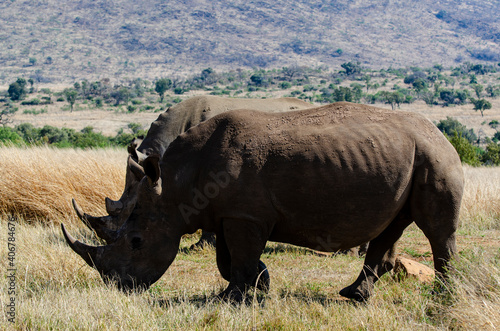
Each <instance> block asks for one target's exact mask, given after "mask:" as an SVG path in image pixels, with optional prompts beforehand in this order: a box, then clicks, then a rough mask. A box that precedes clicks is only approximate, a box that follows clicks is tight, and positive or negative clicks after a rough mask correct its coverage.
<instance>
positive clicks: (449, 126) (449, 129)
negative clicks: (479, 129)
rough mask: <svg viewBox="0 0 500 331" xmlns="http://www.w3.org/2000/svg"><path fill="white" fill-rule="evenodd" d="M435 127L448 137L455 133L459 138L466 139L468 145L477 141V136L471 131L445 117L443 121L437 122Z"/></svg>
mask: <svg viewBox="0 0 500 331" xmlns="http://www.w3.org/2000/svg"><path fill="white" fill-rule="evenodd" d="M436 126H437V127H438V129H439V130H440V131H441V132H443V133H445V134H446V135H448V136H453V135H454V134H455V133H456V134H458V135H459V136H460V137H464V138H466V139H467V140H468V141H469V142H470V143H474V142H476V141H477V136H476V134H475V133H474V130H473V129H467V127H466V126H465V125H463V124H462V123H460V122H459V121H457V120H456V119H454V118H452V117H449V116H448V117H446V119H445V120H441V121H439V123H437V124H436Z"/></svg>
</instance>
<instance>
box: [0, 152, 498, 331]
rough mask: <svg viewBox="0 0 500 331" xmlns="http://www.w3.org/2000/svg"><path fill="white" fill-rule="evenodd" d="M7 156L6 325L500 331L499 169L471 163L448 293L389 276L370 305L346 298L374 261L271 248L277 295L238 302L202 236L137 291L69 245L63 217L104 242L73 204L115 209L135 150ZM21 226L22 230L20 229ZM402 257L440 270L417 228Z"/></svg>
mask: <svg viewBox="0 0 500 331" xmlns="http://www.w3.org/2000/svg"><path fill="white" fill-rule="evenodd" d="M0 154H1V155H2V158H1V160H0V172H1V173H2V174H3V176H2V177H1V179H0V187H1V190H0V215H1V216H0V224H1V228H0V241H1V242H2V245H0V247H1V248H0V252H1V254H0V256H2V259H1V260H0V270H2V273H5V270H7V268H8V267H7V266H8V263H10V261H9V260H8V259H7V256H8V255H7V252H8V249H7V244H6V243H7V240H8V238H9V237H14V238H15V244H16V251H15V259H14V260H13V261H14V263H15V268H16V278H15V289H16V295H15V298H16V301H15V302H16V315H15V318H14V323H13V324H12V323H11V322H9V321H8V316H7V315H5V314H2V317H1V318H0V328H2V329H18V330H25V329H29V330H47V329H86V330H88V329H92V330H116V329H137V330H160V329H239V330H243V329H244V330H248V329H255V330H275V329H286V330H303V329H318V330H319V329H328V330H345V329H384V330H385V329H388V330H410V329H413V330H414V329H438V330H441V329H474V330H477V329H483V330H494V329H495V328H496V327H498V325H499V324H500V300H499V298H500V278H499V275H500V262H499V261H500V244H499V242H498V236H499V235H500V223H499V222H498V219H499V217H500V191H499V190H500V169H499V168H496V167H469V166H465V167H464V172H465V176H466V189H465V195H464V201H463V204H462V210H461V224H460V228H459V230H458V247H459V251H460V254H459V259H457V260H456V261H454V263H453V264H454V270H452V271H451V273H450V277H451V278H450V281H449V283H448V284H446V285H444V286H442V287H441V290H440V291H438V292H437V293H436V292H435V291H434V286H433V285H431V284H426V283H420V282H418V281H416V280H414V279H411V278H406V279H403V280H396V278H394V277H393V276H392V275H390V274H388V275H385V276H384V277H382V279H381V280H380V281H379V282H378V283H377V285H376V290H375V293H374V296H373V297H372V298H371V299H370V301H369V302H367V303H354V302H351V301H348V300H344V299H342V298H341V297H340V296H339V295H338V294H337V292H338V290H340V289H341V288H342V287H343V286H345V285H347V284H349V283H350V282H352V281H353V280H354V279H355V278H356V277H357V275H358V273H359V270H360V269H361V265H362V259H360V258H356V257H352V256H345V255H337V256H323V255H318V254H316V253H314V252H312V251H309V250H306V249H302V248H298V247H294V246H289V245H282V244H278V243H269V244H268V246H267V247H266V249H265V251H264V254H263V257H262V258H263V261H264V262H265V263H266V265H267V266H268V268H269V270H270V274H271V277H272V278H271V290H270V292H269V294H267V295H264V294H263V293H259V292H255V293H251V294H249V296H248V298H247V304H243V305H241V306H233V305H230V304H227V303H221V302H218V301H217V300H216V299H215V294H216V293H218V291H220V290H221V289H222V288H223V287H225V285H226V282H225V281H224V280H223V279H222V278H221V276H220V275H219V273H218V270H217V267H216V263H215V254H214V250H213V248H210V247H206V248H204V249H202V250H199V251H194V252H190V251H188V249H187V248H188V247H189V246H190V245H191V244H192V243H193V242H194V241H195V240H196V236H192V235H188V236H186V237H185V238H184V240H183V241H182V244H181V249H180V251H179V254H178V256H177V259H176V261H175V262H174V264H173V265H172V266H171V267H170V268H169V270H168V271H167V272H166V273H165V275H164V276H163V277H162V278H161V279H160V280H159V281H158V282H157V283H155V284H154V285H153V286H152V287H151V288H150V289H149V290H148V291H146V292H143V293H131V294H125V293H122V292H120V291H118V290H117V289H115V288H114V287H109V286H107V285H104V283H103V282H102V280H101V279H100V276H99V275H98V273H97V272H96V271H94V270H93V269H91V268H90V267H88V266H87V265H85V263H84V262H83V261H82V260H81V258H80V257H78V256H77V255H76V254H74V253H73V252H72V251H71V249H70V248H69V247H68V246H67V244H66V243H65V240H64V238H63V236H62V234H61V231H60V228H59V226H58V225H59V223H60V222H64V223H65V224H66V225H67V226H69V228H70V231H71V232H72V233H73V234H74V235H76V236H77V237H78V238H80V239H81V240H84V241H85V242H87V243H91V244H99V240H97V239H96V238H95V236H94V235H93V234H92V233H91V232H90V231H89V230H88V229H87V228H86V227H85V226H84V225H83V224H82V223H81V222H80V221H79V220H78V219H77V218H76V216H75V215H74V212H73V211H72V207H71V202H70V200H71V198H72V197H74V198H76V199H77V200H78V201H79V203H80V204H81V205H82V207H83V208H84V209H85V210H87V211H89V212H92V213H95V214H102V213H104V204H103V199H104V196H105V195H109V196H110V197H111V198H113V199H116V198H118V197H119V195H120V193H121V190H122V188H123V182H124V178H123V177H124V173H125V171H124V170H125V159H126V152H125V151H124V150H123V149H118V150H116V149H97V150H82V149H55V148H52V147H48V146H39V147H30V148H27V147H5V146H4V147H1V148H0ZM14 216H15V217H17V219H16V220H15V221H12V217H14ZM9 221H10V222H13V224H15V226H14V227H10V230H9V226H8V224H9ZM398 252H399V255H401V256H406V257H409V258H411V259H414V260H417V261H420V262H421V263H424V264H427V265H429V266H432V254H431V250H430V247H429V244H428V242H427V240H426V239H425V237H424V236H423V235H422V233H421V231H420V230H419V229H418V228H417V227H416V226H414V225H412V226H410V227H409V228H408V229H407V231H406V232H405V234H404V236H403V238H402V239H401V241H400V245H399V250H398ZM5 275H6V276H7V274H5ZM2 278H4V277H2ZM9 284H10V283H9V280H8V279H6V278H4V281H2V282H1V284H0V301H1V302H2V305H3V306H5V304H6V303H7V302H9V300H10V296H9V295H8V287H9V286H10V285H9ZM438 288H439V287H438Z"/></svg>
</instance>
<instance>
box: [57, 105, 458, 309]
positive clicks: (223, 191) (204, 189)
mask: <svg viewBox="0 0 500 331" xmlns="http://www.w3.org/2000/svg"><path fill="white" fill-rule="evenodd" d="M144 171H145V174H146V176H145V177H144V178H143V179H142V180H141V182H140V184H139V187H138V199H137V204H136V206H135V208H134V210H133V211H132V213H131V215H130V217H129V218H128V219H127V221H126V222H125V223H124V224H123V226H122V227H121V228H120V229H119V230H118V231H117V232H116V234H115V236H116V240H115V241H114V243H112V244H108V245H106V246H100V247H93V246H87V245H85V244H82V243H80V242H79V241H76V240H75V239H74V238H72V237H71V236H69V235H68V234H67V233H66V231H65V230H64V228H63V232H64V235H65V236H66V239H67V241H68V243H69V245H70V246H71V247H72V248H73V250H74V251H75V252H77V253H78V254H79V255H80V256H81V257H82V258H84V260H85V261H86V262H87V263H88V264H89V265H91V266H94V267H95V268H96V269H97V270H98V271H99V272H100V273H101V275H102V277H103V279H105V280H106V281H109V280H112V281H115V282H117V284H118V285H119V286H120V287H121V288H124V289H128V288H137V287H140V288H146V287H148V286H149V285H151V284H152V283H154V282H155V281H157V280H158V279H159V278H160V277H161V276H162V275H163V273H164V272H165V271H166V270H167V268H168V267H169V266H170V264H171V263H172V261H173V260H174V258H175V256H176V254H177V251H178V248H179V241H180V238H181V236H182V235H183V234H186V233H193V232H194V231H196V230H197V229H199V228H201V229H204V230H206V231H212V232H215V233H216V235H217V245H216V254H217V265H218V268H219V271H220V273H221V275H222V277H223V278H224V279H226V280H227V281H229V285H228V287H227V288H226V290H225V291H223V292H222V293H221V294H220V296H221V297H224V298H231V299H233V300H236V301H239V300H241V299H242V295H243V294H244V293H245V291H246V290H247V289H248V288H249V287H250V286H252V285H254V282H255V279H256V277H257V273H258V272H259V271H260V270H261V269H262V265H263V264H262V263H261V262H260V261H259V259H260V255H261V254H262V252H263V250H264V247H265V245H266V242H267V241H269V240H271V241H276V242H283V243H289V244H293V245H298V246H303V247H308V248H312V249H315V250H320V251H325V252H333V251H337V250H342V249H347V248H350V247H355V246H357V245H360V244H361V243H364V242H368V241H370V245H369V247H368V251H367V254H366V257H365V262H364V266H363V269H362V271H361V273H360V274H359V277H358V278H357V279H356V281H354V283H353V284H351V285H350V286H348V287H346V288H344V289H343V290H342V291H340V294H341V295H343V296H345V297H347V298H353V299H356V300H364V299H366V298H368V297H369V296H370V294H371V293H372V290H373V284H374V283H375V282H376V281H377V280H378V279H379V278H380V277H381V276H382V275H383V274H385V273H386V272H388V271H389V270H391V269H392V268H393V266H394V262H395V245H396V242H397V240H398V239H399V238H400V236H401V235H402V233H403V231H404V229H405V228H406V227H407V226H408V225H410V224H411V223H412V222H415V223H416V225H417V226H418V227H419V228H420V229H421V230H422V231H423V233H424V234H425V236H426V237H427V239H428V240H429V242H430V245H431V248H432V252H433V257H434V266H435V268H436V271H437V272H438V274H439V275H443V274H444V273H445V271H446V269H447V268H448V267H449V261H450V258H452V257H453V255H454V254H455V253H456V245H455V232H456V229H457V225H458V216H459V215H458V214H459V210H460V203H461V199H462V193H463V186H464V177H463V171H462V165H461V162H460V159H459V157H458V155H457V153H456V151H455V149H454V148H453V146H452V145H451V144H450V143H449V142H448V140H447V139H446V138H445V137H444V136H443V135H442V133H441V132H440V131H439V130H438V129H437V128H436V127H435V125H434V124H432V123H431V122H429V121H428V120H427V119H425V118H423V117H422V116H420V115H418V114H413V113H405V112H402V111H397V112H394V111H390V110H385V109H378V108H375V107H369V106H365V105H359V104H351V103H335V104H331V105H328V106H324V107H320V108H315V109H309V110H301V111H295V112H289V113H284V114H267V113H260V112H255V111H232V112H227V113H224V114H222V115H220V116H216V117H214V118H212V119H210V120H208V121H206V122H204V123H201V124H200V125H198V126H196V127H193V128H192V129H191V130H189V131H187V132H186V133H184V134H182V135H180V136H179V137H178V138H177V139H176V140H175V141H174V142H173V143H172V144H171V145H170V146H169V148H168V150H167V151H166V152H165V154H164V156H163V158H162V159H161V163H160V162H159V157H158V156H151V157H149V158H147V159H146V160H145V161H144ZM267 284H268V282H267Z"/></svg>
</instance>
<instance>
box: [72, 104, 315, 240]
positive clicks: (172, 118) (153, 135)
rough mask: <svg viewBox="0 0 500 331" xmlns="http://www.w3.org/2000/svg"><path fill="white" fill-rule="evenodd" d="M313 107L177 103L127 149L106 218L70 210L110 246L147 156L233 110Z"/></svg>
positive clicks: (131, 201) (209, 237)
mask: <svg viewBox="0 0 500 331" xmlns="http://www.w3.org/2000/svg"><path fill="white" fill-rule="evenodd" d="M312 107H313V105H312V104H310V103H307V102H304V101H302V100H299V99H297V98H276V99H237V98H222V97H217V96H197V97H193V98H190V99H187V100H185V101H182V102H180V103H178V104H177V105H175V106H173V107H170V108H169V109H168V110H167V111H166V112H164V113H162V114H161V115H160V116H159V117H158V119H156V121H154V122H153V123H152V124H151V127H150V129H149V131H148V134H147V135H146V137H145V138H144V139H143V140H142V139H135V140H134V141H132V143H131V144H130V146H129V147H128V151H129V154H130V155H129V157H128V161H127V171H126V177H125V189H124V191H123V194H122V196H121V197H120V199H119V200H117V201H113V200H111V199H109V198H106V199H105V203H106V211H107V212H108V214H109V215H107V216H100V217H95V216H91V215H89V214H86V213H84V212H83V210H82V209H81V208H80V207H79V206H78V205H77V203H76V201H75V200H74V199H73V200H72V202H73V207H74V209H75V211H76V213H77V215H78V216H79V218H80V219H81V220H82V221H83V222H84V223H86V224H87V225H88V226H89V227H90V228H91V229H92V230H94V231H95V232H96V234H97V235H98V236H99V237H100V238H102V239H105V240H106V241H107V242H112V240H113V238H112V236H111V235H110V233H112V232H113V231H116V230H118V229H119V228H120V226H121V225H122V224H123V223H124V222H125V220H126V219H127V217H128V216H129V215H130V213H131V211H132V209H133V208H134V205H135V202H136V200H137V186H138V184H139V182H140V180H141V179H142V177H143V176H144V171H143V169H142V166H141V164H142V161H144V159H146V157H147V156H148V155H153V154H158V155H163V153H164V152H165V150H166V149H167V147H168V145H169V144H170V143H171V142H172V141H173V140H174V139H175V138H176V137H177V136H178V135H179V134H181V133H183V132H185V131H186V130H188V129H189V128H191V127H192V126H195V125H197V124H199V123H201V122H203V121H206V120H207V119H209V118H211V117H213V116H216V115H218V114H221V113H223V112H226V111H229V110H234V109H241V108H245V109H253V110H260V111H265V112H285V111H290V110H299V109H307V108H312ZM214 238H215V236H214V234H213V233H206V232H204V233H203V235H202V239H201V240H200V242H198V243H197V244H195V246H201V245H202V244H203V243H204V242H208V243H213V242H214Z"/></svg>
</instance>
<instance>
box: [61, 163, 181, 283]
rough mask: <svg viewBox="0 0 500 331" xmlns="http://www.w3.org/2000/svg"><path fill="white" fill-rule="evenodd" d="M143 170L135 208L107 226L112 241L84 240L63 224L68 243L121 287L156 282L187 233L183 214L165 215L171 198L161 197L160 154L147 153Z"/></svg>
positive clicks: (88, 262)
mask: <svg viewBox="0 0 500 331" xmlns="http://www.w3.org/2000/svg"><path fill="white" fill-rule="evenodd" d="M144 170H145V176H144V177H143V178H142V179H141V181H140V182H139V184H138V187H137V203H136V204H134V205H135V208H133V211H132V212H131V213H130V215H129V216H128V218H127V219H126V221H125V222H124V223H123V225H122V226H121V227H120V228H119V229H118V230H116V231H112V230H109V229H108V230H107V231H108V233H107V235H109V236H111V237H112V238H113V240H112V241H111V243H108V244H107V245H104V246H89V245H86V244H83V243H81V242H79V241H78V240H76V239H74V238H73V237H72V236H71V235H70V234H69V233H68V232H67V231H66V229H65V227H64V225H63V224H61V228H62V232H63V234H64V237H65V238H66V241H67V242H68V244H69V246H70V247H71V248H72V249H73V250H74V251H75V252H76V253H77V254H78V255H80V256H81V257H82V258H83V259H84V260H85V262H87V264H88V265H90V266H91V267H93V268H95V269H96V270H98V271H99V273H100V274H101V277H102V278H103V280H104V281H105V282H106V283H110V282H111V283H116V284H117V285H118V287H119V288H120V289H122V290H130V289H147V288H148V287H149V286H150V285H151V284H153V283H154V282H156V281H157V280H158V279H159V278H160V277H161V276H162V275H163V273H164V272H165V271H166V270H167V268H168V267H169V266H170V264H171V263H172V262H173V260H174V259H175V256H176V255H177V251H178V249H179V243H180V239H181V236H182V234H184V233H186V229H185V228H184V227H185V224H184V223H183V222H182V219H181V218H179V217H176V216H177V215H175V214H174V215H173V216H174V217H169V218H168V219H166V217H165V214H167V215H168V214H169V213H164V212H162V211H164V210H165V207H167V208H168V206H165V205H168V201H164V199H162V180H161V178H160V168H159V156H157V155H155V156H151V157H148V158H147V159H146V160H145V162H144ZM175 209H176V208H175V207H174V209H173V210H175ZM169 210H172V209H169ZM177 220H179V221H177Z"/></svg>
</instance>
